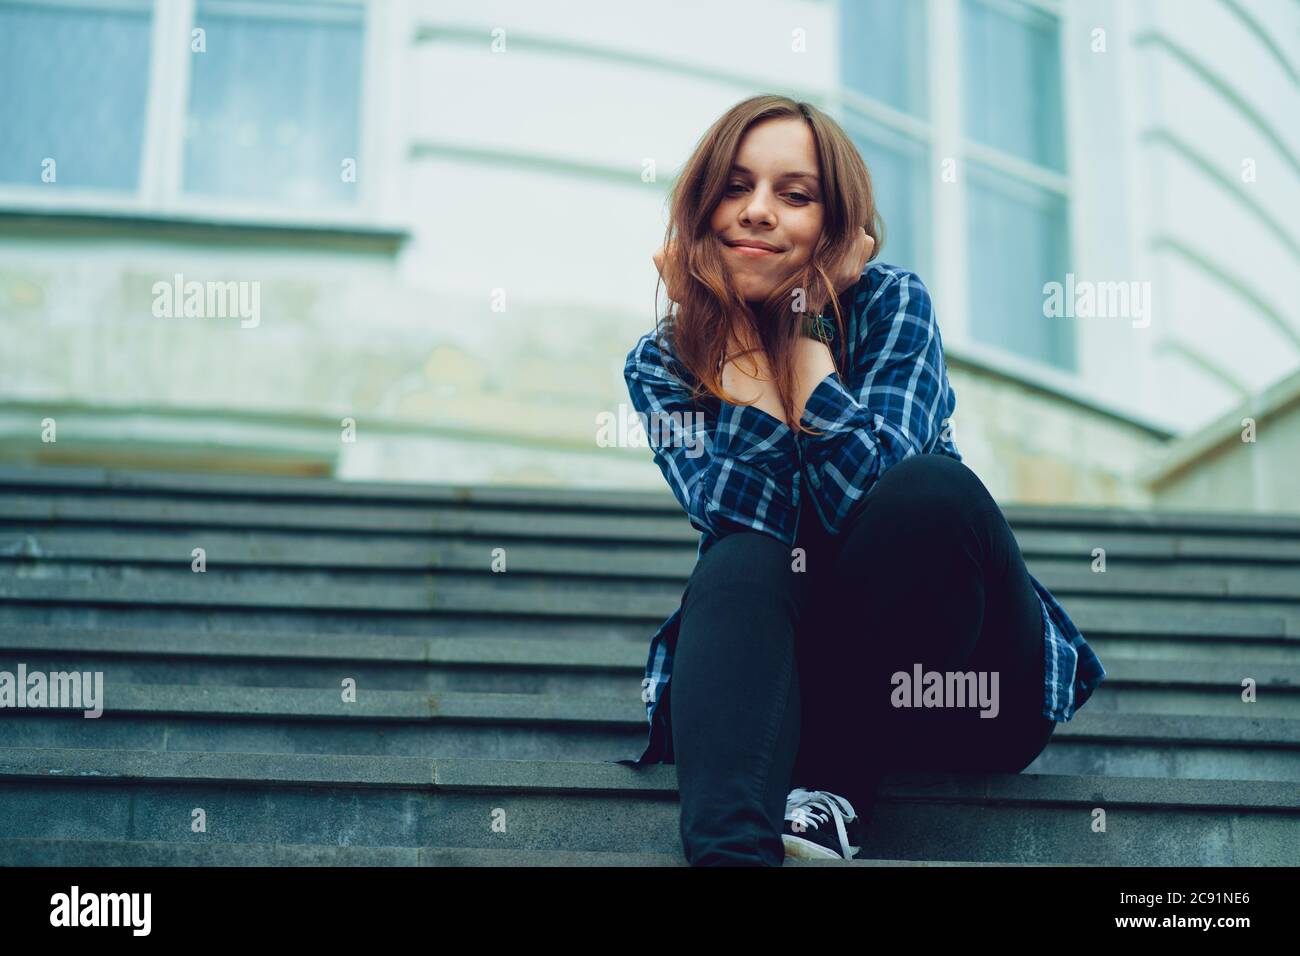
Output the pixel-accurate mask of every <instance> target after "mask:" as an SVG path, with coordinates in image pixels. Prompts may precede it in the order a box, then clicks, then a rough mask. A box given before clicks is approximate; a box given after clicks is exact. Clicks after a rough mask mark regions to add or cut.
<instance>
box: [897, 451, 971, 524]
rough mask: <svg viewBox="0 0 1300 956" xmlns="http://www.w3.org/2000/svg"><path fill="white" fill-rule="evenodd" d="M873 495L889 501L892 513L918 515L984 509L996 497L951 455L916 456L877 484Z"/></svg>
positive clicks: (898, 466) (905, 459) (903, 462)
mask: <svg viewBox="0 0 1300 956" xmlns="http://www.w3.org/2000/svg"><path fill="white" fill-rule="evenodd" d="M876 486H877V487H875V488H873V489H872V494H873V495H878V496H879V497H881V498H887V499H889V500H890V501H891V502H892V504H891V506H890V510H894V509H896V508H900V507H902V508H908V509H911V510H917V511H943V510H949V511H951V510H952V509H958V510H962V509H969V508H976V509H983V508H986V507H987V506H988V505H989V504H990V503H994V502H993V496H992V495H991V494H990V493H989V490H988V489H987V488H986V487H985V486H984V482H983V481H981V480H980V477H979V475H977V474H975V472H973V471H972V470H971V469H970V468H969V467H968V466H967V465H966V464H965V463H964V462H960V461H958V460H957V459H956V458H951V457H949V456H948V455H939V454H924V455H912V456H911V457H909V458H904V459H903V460H902V461H900V462H898V463H897V464H895V465H893V466H892V467H891V468H889V469H888V470H886V471H885V473H884V474H883V475H881V476H880V477H879V478H878V479H877V480H876Z"/></svg>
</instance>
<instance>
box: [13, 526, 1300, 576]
mask: <svg viewBox="0 0 1300 956" xmlns="http://www.w3.org/2000/svg"><path fill="white" fill-rule="evenodd" d="M480 517H482V516H480ZM603 520H608V519H603ZM687 527H688V529H689V525H688V526H687ZM1012 527H1013V530H1014V531H1015V532H1016V539H1017V542H1018V543H1019V545H1020V550H1021V553H1022V554H1023V555H1024V557H1025V559H1026V561H1028V562H1029V564H1030V567H1031V570H1033V571H1034V573H1035V574H1036V575H1038V576H1039V577H1040V579H1041V578H1042V576H1043V575H1042V574H1039V571H1040V570H1041V571H1042V572H1043V574H1054V573H1056V571H1057V570H1058V569H1061V570H1067V571H1068V570H1073V569H1078V568H1083V569H1088V570H1089V571H1090V565H1091V562H1092V553H1093V549H1094V548H1097V547H1104V548H1105V550H1106V556H1107V564H1106V567H1107V570H1106V572H1105V573H1106V574H1107V575H1110V576H1112V577H1114V576H1137V575H1145V576H1146V577H1147V578H1150V577H1151V576H1152V575H1153V574H1154V575H1155V576H1157V577H1161V576H1170V572H1171V571H1172V572H1175V574H1173V575H1172V577H1173V578H1175V579H1176V580H1174V581H1172V582H1170V585H1171V586H1183V587H1194V588H1196V589H1197V590H1201V591H1209V592H1211V593H1219V592H1221V593H1235V590H1234V589H1236V590H1240V589H1243V588H1244V589H1247V590H1246V592H1245V593H1258V594H1261V595H1271V594H1280V595H1283V596H1291V597H1294V596H1295V595H1296V588H1297V583H1296V578H1297V572H1300V539H1294V540H1293V539H1291V538H1262V539H1261V538H1256V537H1250V536H1241V535H1236V536H1223V535H1208V534H1202V535H1173V534H1161V535H1152V534H1142V533H1136V532H1135V533H1128V534H1123V533H1120V532H1115V531H1108V532H1105V533H1104V534H1101V535H1099V534H1098V533H1096V532H1086V531H1077V532H1068V531H1062V530H1042V529H1035V528H1032V527H1031V528H1016V527H1015V526H1014V525H1013V526H1012ZM471 530H472V531H473V534H470V533H469V531H466V532H465V533H464V534H462V535H459V536H455V537H449V536H446V535H444V534H432V533H430V534H424V535H413V534H409V533H404V532H385V531H370V532H367V531H351V532H348V533H344V532H342V531H339V532H334V533H329V532H313V531H296V530H278V529H249V528H242V527H241V528H236V529H234V530H226V529H223V527H208V526H196V525H192V524H183V525H180V526H174V525H161V526H147V527H141V526H137V525H134V524H108V525H97V524H90V523H87V522H81V521H78V522H69V523H66V524H64V523H60V524H51V523H46V522H39V521H28V522H14V521H0V564H3V563H4V562H21V561H24V560H34V559H39V560H41V561H43V562H73V563H76V562H96V563H104V564H144V565H172V564H175V563H176V562H177V561H182V563H185V564H188V561H189V558H188V553H189V550H190V548H192V547H193V546H194V545H195V543H196V541H199V539H201V542H200V543H201V544H202V546H203V547H204V548H206V549H207V551H208V552H209V553H210V554H212V555H220V558H221V562H222V564H223V565H224V566H227V567H231V568H246V567H263V568H272V567H278V568H340V569H342V568H347V569H372V570H373V569H386V570H393V571H409V572H426V571H434V570H441V571H461V572H482V571H486V570H490V569H491V566H492V560H493V550H494V549H495V548H498V547H500V548H504V549H505V550H506V552H507V556H508V562H507V567H508V568H509V569H510V570H512V571H515V572H518V573H530V574H578V575H590V576H592V577H599V578H603V577H635V578H643V579H658V578H663V579H669V580H674V581H678V582H684V581H685V580H686V578H687V577H689V575H690V572H691V569H692V568H693V567H694V564H695V544H696V543H697V539H695V538H694V536H693V534H688V535H674V536H673V537H672V538H671V539H669V538H664V539H662V540H648V541H647V540H643V539H640V540H639V539H637V538H628V539H622V538H617V537H614V536H612V535H610V536H607V537H606V538H604V539H598V538H592V537H588V538H586V539H583V540H564V539H559V540H557V539H556V537H555V536H553V535H552V536H541V537H529V536H527V535H526V534H525V533H524V532H525V531H527V530H528V528H527V525H522V526H521V525H520V523H519V516H518V515H517V514H510V513H507V514H501V515H499V516H498V519H497V521H496V522H495V523H493V524H491V525H488V524H487V523H486V522H485V524H484V526H483V527H477V528H473V529H471ZM610 530H612V531H617V530H618V528H617V526H614V527H612V528H611V529H610ZM1090 573H1091V571H1090ZM1180 580H1181V581H1182V583H1181V584H1180ZM1156 583H1157V584H1160V583H1163V582H1162V581H1157V582H1156Z"/></svg>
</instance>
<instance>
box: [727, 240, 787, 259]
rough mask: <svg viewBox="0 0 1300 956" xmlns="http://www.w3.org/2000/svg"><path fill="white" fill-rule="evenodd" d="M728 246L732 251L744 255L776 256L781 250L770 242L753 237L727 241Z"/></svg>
mask: <svg viewBox="0 0 1300 956" xmlns="http://www.w3.org/2000/svg"><path fill="white" fill-rule="evenodd" d="M726 247H727V248H728V249H730V250H731V251H732V252H735V253H738V254H739V255H742V256H774V255H776V254H777V253H778V252H780V251H781V250H779V249H777V248H776V247H774V246H773V245H771V244H770V243H766V242H760V241H758V240H752V239H740V240H737V241H735V242H727V243H726Z"/></svg>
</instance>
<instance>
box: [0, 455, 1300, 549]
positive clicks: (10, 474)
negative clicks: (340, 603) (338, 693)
mask: <svg viewBox="0 0 1300 956" xmlns="http://www.w3.org/2000/svg"><path fill="white" fill-rule="evenodd" d="M86 492H90V493H91V494H89V495H86V497H88V498H89V499H91V500H111V499H113V498H115V497H129V498H136V499H146V500H148V499H176V500H180V501H193V500H199V501H202V500H212V499H221V500H225V501H236V502H237V501H252V502H268V501H270V502H285V501H289V500H295V499H296V500H299V501H302V502H305V503H311V504H315V505H317V506H329V505H333V504H348V503H354V504H355V503H375V502H383V503H386V504H392V505H410V506H416V507H420V508H425V509H429V508H436V507H452V508H456V509H459V510H464V511H474V510H483V509H490V508H504V509H508V510H515V511H518V510H528V511H557V510H568V511H577V512H581V513H586V514H597V515H599V514H608V513H618V512H633V513H637V514H651V515H656V516H660V515H662V516H668V517H670V518H672V519H674V520H676V521H677V522H679V523H680V522H681V506H680V505H679V504H677V502H676V501H675V500H674V499H673V497H672V495H670V494H669V493H668V492H667V491H666V490H658V491H645V492H640V491H635V492H627V491H614V490H610V489H607V488H554V487H531V488H530V487H521V486H508V487H506V486H481V487H472V486H467V485H449V484H429V483H423V482H421V483H406V482H353V481H347V482H343V481H336V480H330V479H320V478H287V477H278V476H251V475H248V476H245V475H226V474H203V473H198V472H174V471H165V470H150V469H104V468H89V467H68V466H46V465H42V466H35V467H33V466H30V465H8V464H6V465H0V496H4V495H6V494H8V495H13V496H16V497H25V498H30V497H31V496H32V495H33V494H48V495H58V496H69V495H77V494H79V493H81V494H83V495H84V494H85V493H86ZM1001 507H1002V510H1003V511H1004V513H1006V514H1007V515H1008V518H1013V517H1014V518H1015V519H1016V520H1017V521H1022V522H1025V523H1028V524H1033V525H1036V526H1039V527H1047V528H1061V527H1066V528H1068V527H1071V526H1073V527H1077V528H1090V529H1091V528H1100V529H1116V530H1122V531H1143V532H1148V531H1167V532H1192V531H1195V532H1205V533H1213V534H1249V535H1252V536H1263V537H1268V536H1287V535H1300V517H1297V516H1295V515H1291V514H1255V513H1242V512H1239V511H1220V512H1214V511H1202V510H1197V511H1184V510H1177V509H1168V508H1142V509H1125V508H1098V507H1095V506H1065V505H1020V504H1005V505H1001Z"/></svg>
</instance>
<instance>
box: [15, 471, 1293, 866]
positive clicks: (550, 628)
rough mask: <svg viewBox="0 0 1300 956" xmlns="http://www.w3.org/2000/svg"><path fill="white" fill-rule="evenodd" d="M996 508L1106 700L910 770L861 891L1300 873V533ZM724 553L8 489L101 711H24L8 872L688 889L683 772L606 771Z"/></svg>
mask: <svg viewBox="0 0 1300 956" xmlns="http://www.w3.org/2000/svg"><path fill="white" fill-rule="evenodd" d="M1003 510H1004V512H1005V513H1006V515H1007V518H1008V519H1009V521H1010V522H1011V525H1012V527H1013V528H1014V530H1015V532H1016V536H1017V539H1018V540H1019V542H1020V545H1021V550H1022V551H1023V553H1024V555H1025V558H1026V561H1027V562H1028V564H1029V565H1030V569H1031V571H1033V573H1034V574H1035V575H1036V576H1037V577H1038V578H1039V580H1041V581H1042V582H1043V583H1044V584H1046V585H1047V587H1048V588H1050V589H1051V590H1052V592H1053V593H1054V594H1055V595H1056V596H1057V597H1058V598H1059V599H1060V600H1061V602H1062V603H1063V604H1064V605H1065V607H1066V609H1067V610H1068V611H1069V612H1070V614H1071V616H1072V617H1073V619H1074V620H1075V622H1076V623H1077V624H1078V625H1079V627H1080V629H1081V630H1082V631H1083V632H1084V634H1085V635H1086V636H1087V637H1088V639H1089V642H1090V643H1092V645H1093V646H1094V648H1095V649H1096V650H1097V653H1098V654H1099V655H1100V656H1101V658H1102V661H1103V663H1104V664H1105V665H1106V668H1107V670H1108V671H1109V674H1110V676H1109V678H1108V679H1107V681H1106V682H1105V683H1104V684H1103V685H1102V687H1101V688H1100V689H1099V690H1098V691H1097V692H1096V694H1095V695H1094V696H1093V698H1092V700H1091V701H1089V703H1088V704H1087V706H1086V707H1085V708H1084V709H1083V710H1082V711H1081V712H1080V713H1079V715H1078V716H1077V717H1076V718H1075V719H1074V720H1073V721H1070V722H1069V723H1066V724H1060V725H1058V727H1057V730H1056V733H1055V734H1054V736H1053V738H1052V741H1051V743H1050V744H1049V746H1048V748H1047V749H1046V750H1045V751H1044V752H1043V753H1042V755H1040V757H1039V758H1038V759H1037V760H1036V761H1035V762H1034V763H1033V764H1032V765H1031V766H1030V767H1029V768H1027V770H1026V771H1025V772H1024V773H1022V774H1018V775H1005V774H896V775H892V776H890V777H887V778H886V780H885V782H884V784H883V785H882V788H881V791H880V799H879V802H878V805H877V807H876V809H875V813H874V817H873V819H872V821H871V824H870V827H869V828H868V832H867V835H866V840H865V845H864V850H863V855H864V856H865V857H869V859H864V860H858V861H855V862H854V863H853V864H852V865H855V866H871V865H880V864H882V863H887V864H889V865H899V864H900V863H901V864H906V865H945V864H950V863H962V864H967V865H969V864H971V863H981V864H1004V865H1005V864H1045V863H1046V864H1080V865H1097V864H1111V865H1116V864H1118V865H1156V866H1166V865H1281V864H1294V863H1295V862H1296V861H1297V860H1300V517H1296V516H1284V515H1256V514H1251V515H1244V514H1243V515H1232V514H1227V515H1203V514H1172V513H1168V514H1166V513H1154V514H1153V513H1145V512H1126V511H1110V510H1095V509H1073V508H1071V509H1067V508H1043V507H1027V506H1011V505H1008V506H1006V507H1004V509H1003ZM697 539H698V535H697V533H696V532H695V531H694V529H692V528H691V527H690V525H689V524H688V522H687V521H686V519H685V517H684V516H683V515H682V513H681V510H680V508H679V507H678V505H677V504H676V502H675V501H674V500H673V499H672V498H671V497H670V496H668V494H667V492H664V493H663V494H642V493H617V492H603V491H602V492H596V491H587V490H565V491H559V490H534V489H526V490H522V489H501V488H483V489H469V488H462V487H448V486H437V485H419V486H415V485H400V484H354V483H344V482H336V481H320V480H295V479H282V478H276V479H270V478H265V479H264V478H246V477H232V476H222V475H187V474H173V473H153V472H128V471H102V470H96V469H71V468H27V467H18V466H4V467H0V671H8V672H10V673H15V674H16V673H17V671H18V668H19V665H20V664H21V665H24V666H25V668H26V670H27V671H28V672H29V673H30V672H43V673H50V672H56V671H73V670H75V671H80V672H102V673H103V678H104V695H105V701H104V714H103V716H102V717H100V718H98V719H88V718H86V717H85V716H83V714H82V712H81V711H80V710H67V709H63V710H59V709H53V708H14V709H4V710H0V865H115V866H137V865H139V866H157V865H257V864H272V865H332V866H335V865H354V864H358V865H390V864H391V865H486V866H496V865H575V866H581V865H592V864H598V865H610V864H612V865H628V866H658V865H668V866H680V865H684V862H685V861H684V859H683V858H682V855H681V846H680V840H679V836H678V830H677V822H678V821H677V799H676V789H675V772H674V768H673V767H671V766H662V765H657V766H651V767H647V768H644V769H642V770H639V771H638V770H636V769H634V768H631V767H625V766H622V765H619V764H616V763H613V762H612V761H613V760H614V759H616V758H619V757H625V756H632V755H635V754H636V753H639V752H640V749H641V746H642V745H643V743H644V740H645V732H646V724H645V711H644V707H643V705H642V703H641V700H640V680H641V676H642V669H643V666H644V663H645V653H646V649H647V647H648V644H649V640H650V637H651V635H652V634H653V633H654V630H655V628H656V627H657V626H658V625H659V623H660V622H661V621H662V620H663V618H664V617H665V616H666V615H667V614H668V613H669V612H670V611H671V610H672V609H673V607H675V606H676V604H677V602H678V600H679V599H680V597H681V592H682V588H683V587H684V585H685V582H686V579H687V576H688V575H689V574H690V571H691V568H692V566H693V564H694V561H695V548H696V543H697ZM1098 547H1102V548H1105V550H1106V568H1107V570H1106V572H1105V573H1104V574H1103V573H1094V572H1093V571H1092V570H1091V564H1092V560H1093V558H1092V552H1093V549H1094V548H1098ZM196 548H201V549H203V552H202V555H203V559H204V560H205V561H206V570H204V571H202V572H201V573H200V572H196V571H194V570H193V569H192V562H194V561H195V560H196V558H195V552H194V549H196ZM495 549H504V550H503V551H501V552H498V551H496V550H495ZM501 555H504V559H505V562H506V571H505V572H504V573H494V572H493V571H492V567H493V562H494V560H497V559H498V558H499V557H500V556H501ZM498 566H499V564H498ZM1246 678H1252V679H1253V680H1254V681H1255V683H1256V688H1257V690H1256V693H1257V700H1256V702H1254V703H1245V702H1243V701H1242V699H1241V696H1242V681H1243V680H1244V679H1246ZM348 680H351V681H355V686H356V699H355V701H345V700H344V695H343V687H344V683H345V681H348ZM1097 808H1101V809H1104V810H1105V823H1106V830H1105V832H1094V822H1093V821H1094V817H1095V810H1096V809H1097ZM196 819H201V820H202V821H203V822H204V823H205V830H204V831H203V832H196V830H195V827H196V824H195V822H194V821H195V820H196ZM791 862H792V863H793V861H791ZM797 865H819V864H797ZM820 865H833V864H820ZM839 865H846V864H839Z"/></svg>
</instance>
